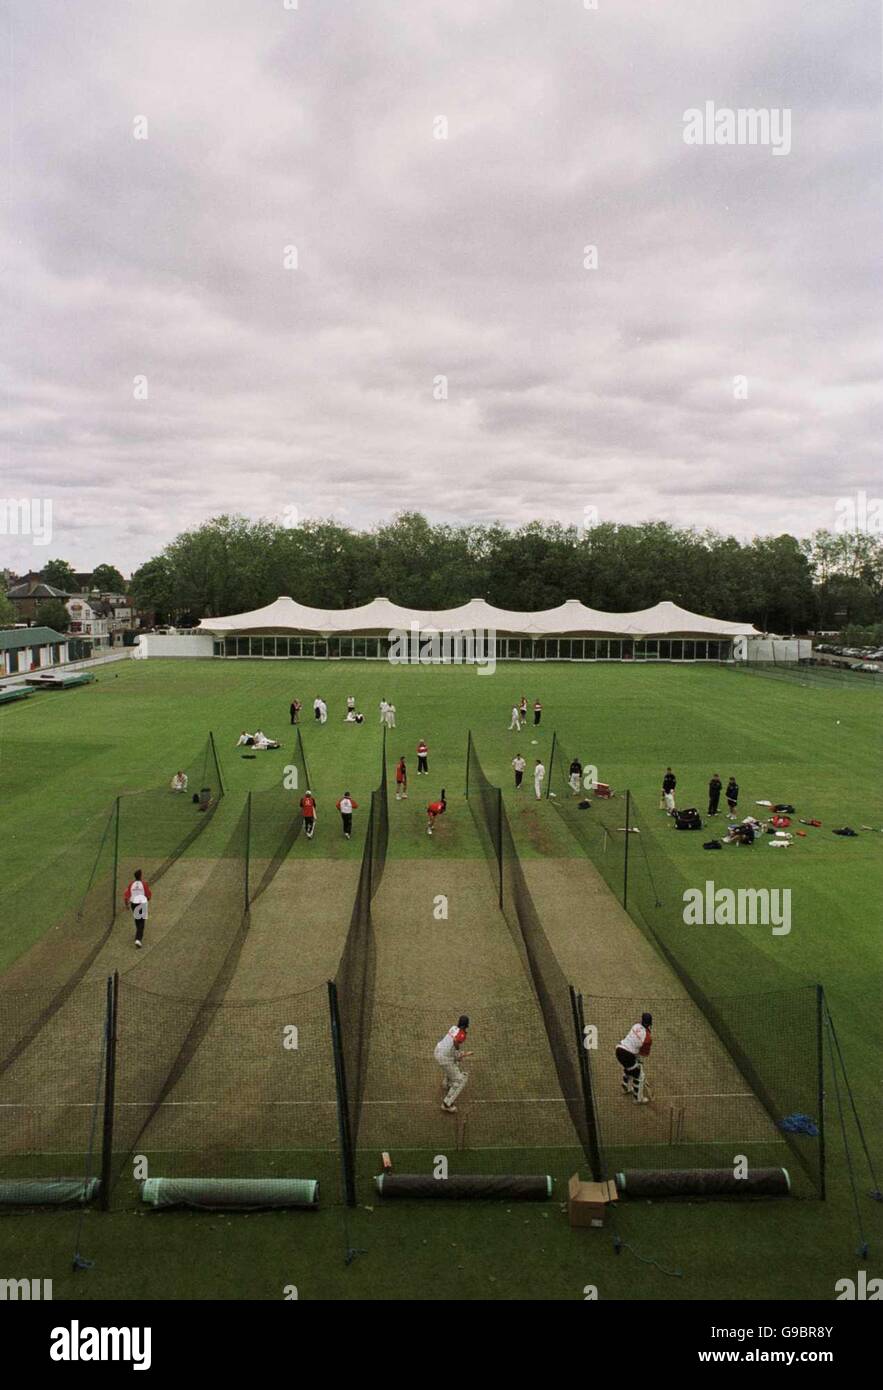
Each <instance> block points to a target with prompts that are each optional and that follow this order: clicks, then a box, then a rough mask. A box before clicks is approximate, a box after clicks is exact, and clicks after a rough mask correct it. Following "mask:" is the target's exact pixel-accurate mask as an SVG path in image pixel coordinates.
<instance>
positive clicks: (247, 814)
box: [245, 792, 251, 912]
mask: <svg viewBox="0 0 883 1390" xmlns="http://www.w3.org/2000/svg"><path fill="white" fill-rule="evenodd" d="M250 880H251V792H249V793H248V796H247V797H246V801H245V911H246V912H247V911H248V905H249V902H250V900H251V894H250Z"/></svg>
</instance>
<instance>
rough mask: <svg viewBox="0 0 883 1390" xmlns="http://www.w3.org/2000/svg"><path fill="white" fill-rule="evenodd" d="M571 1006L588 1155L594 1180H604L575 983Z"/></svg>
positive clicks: (584, 1024)
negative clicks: (584, 1114)
mask: <svg viewBox="0 0 883 1390" xmlns="http://www.w3.org/2000/svg"><path fill="white" fill-rule="evenodd" d="M570 1008H571V1012H572V1014H573V1029H574V1035H575V1040H576V1049H577V1058H578V1065H579V1076H580V1084H581V1086H582V1092H583V1104H584V1106H585V1111H586V1134H587V1136H588V1140H589V1152H588V1154H587V1155H586V1157H587V1158H588V1160H589V1167H590V1168H591V1170H592V1180H593V1182H603V1181H604V1164H603V1162H602V1160H601V1143H600V1138H599V1135H598V1122H597V1116H596V1114H595V1103H594V1096H593V1092H592V1073H591V1070H590V1067H589V1057H588V1052H587V1051H586V1020H585V1014H584V1013H583V997H582V995H581V994H577V992H576V990H575V989H574V987H573V985H571V986H570Z"/></svg>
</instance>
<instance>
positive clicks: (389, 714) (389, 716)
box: [386, 704, 396, 729]
mask: <svg viewBox="0 0 883 1390" xmlns="http://www.w3.org/2000/svg"><path fill="white" fill-rule="evenodd" d="M395 726H396V707H395V705H393V704H388V705H387V707H386V727H387V728H388V729H394V728H395Z"/></svg>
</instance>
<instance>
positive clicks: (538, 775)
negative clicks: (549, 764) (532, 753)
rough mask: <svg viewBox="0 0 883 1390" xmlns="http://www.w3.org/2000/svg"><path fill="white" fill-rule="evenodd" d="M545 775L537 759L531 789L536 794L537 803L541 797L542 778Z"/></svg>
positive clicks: (544, 770)
mask: <svg viewBox="0 0 883 1390" xmlns="http://www.w3.org/2000/svg"><path fill="white" fill-rule="evenodd" d="M545 775H546V769H545V768H544V767H543V764H542V763H541V762H540V760H539V758H537V765H536V767H535V768H534V770H533V789H534V792H535V793H536V798H537V801H541V800H542V797H543V778H544V777H545Z"/></svg>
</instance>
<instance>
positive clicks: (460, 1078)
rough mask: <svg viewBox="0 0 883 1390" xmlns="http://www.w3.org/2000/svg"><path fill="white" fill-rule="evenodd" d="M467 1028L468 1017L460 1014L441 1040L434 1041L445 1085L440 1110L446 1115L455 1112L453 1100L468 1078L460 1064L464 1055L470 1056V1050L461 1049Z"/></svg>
mask: <svg viewBox="0 0 883 1390" xmlns="http://www.w3.org/2000/svg"><path fill="white" fill-rule="evenodd" d="M468 1028H469V1018H468V1016H467V1015H466V1014H461V1015H460V1017H459V1018H458V1020H457V1022H456V1023H455V1024H454V1026H453V1028H449V1029H448V1031H447V1032H446V1033H445V1035H444V1037H443V1038H442V1039H441V1042H438V1043H436V1046H435V1053H434V1056H435V1060H436V1061H437V1062H438V1064H439V1066H440V1067H441V1069H442V1075H443V1078H444V1084H445V1085H446V1086H447V1090H446V1091H445V1098H444V1100H443V1101H442V1110H444V1112H445V1114H446V1115H454V1114H456V1111H457V1107H456V1105H455V1104H454V1102H455V1101H456V1099H457V1097H458V1095H459V1094H460V1092H461V1091H462V1089H463V1087H464V1086H465V1085H466V1082H467V1080H468V1078H467V1075H466V1073H465V1071H464V1070H463V1068H462V1067H461V1066H460V1062H461V1060H462V1059H463V1058H464V1057H471V1056H472V1053H471V1052H464V1051H463V1044H464V1043H465V1041H466V1032H467V1029H468Z"/></svg>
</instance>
